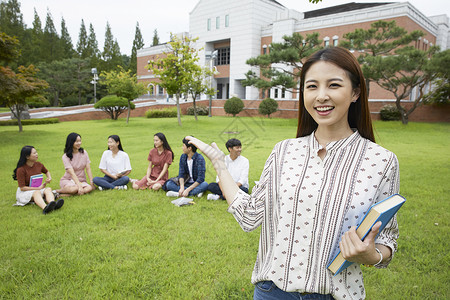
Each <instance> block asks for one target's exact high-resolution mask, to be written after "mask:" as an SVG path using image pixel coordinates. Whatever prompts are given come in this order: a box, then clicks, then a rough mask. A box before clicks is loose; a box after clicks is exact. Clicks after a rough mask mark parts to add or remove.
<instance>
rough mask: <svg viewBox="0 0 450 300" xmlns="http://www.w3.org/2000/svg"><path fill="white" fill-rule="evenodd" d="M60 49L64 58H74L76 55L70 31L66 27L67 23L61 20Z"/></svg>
mask: <svg viewBox="0 0 450 300" xmlns="http://www.w3.org/2000/svg"><path fill="white" fill-rule="evenodd" d="M60 49H61V51H62V53H61V54H62V55H61V56H62V58H72V57H73V54H74V50H73V44H72V38H71V37H70V35H69V31H68V30H67V27H66V21H65V20H64V18H61V39H60Z"/></svg>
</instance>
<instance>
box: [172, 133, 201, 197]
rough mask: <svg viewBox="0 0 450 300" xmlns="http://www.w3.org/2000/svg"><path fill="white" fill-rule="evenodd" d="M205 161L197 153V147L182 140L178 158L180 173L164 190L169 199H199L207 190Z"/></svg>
mask: <svg viewBox="0 0 450 300" xmlns="http://www.w3.org/2000/svg"><path fill="white" fill-rule="evenodd" d="M205 171H206V168H205V159H204V158H203V156H201V155H200V154H199V153H197V147H195V146H194V145H192V144H189V141H188V140H186V139H185V138H184V139H183V154H182V155H181V157H180V171H179V173H178V178H177V180H176V181H178V182H175V181H173V180H168V181H167V182H166V188H167V190H168V192H167V196H169V197H187V196H195V195H197V196H198V197H201V196H202V195H203V192H204V191H206V189H207V188H208V183H207V182H206V181H205Z"/></svg>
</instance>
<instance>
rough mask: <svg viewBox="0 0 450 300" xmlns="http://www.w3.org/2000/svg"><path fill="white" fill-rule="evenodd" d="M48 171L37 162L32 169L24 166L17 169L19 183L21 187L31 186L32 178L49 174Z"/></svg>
mask: <svg viewBox="0 0 450 300" xmlns="http://www.w3.org/2000/svg"><path fill="white" fill-rule="evenodd" d="M47 172H48V170H47V169H46V168H45V167H44V165H43V164H41V163H40V162H35V163H34V165H33V166H32V167H30V166H29V165H27V164H24V165H23V166H21V167H20V168H18V169H17V183H18V184H19V187H24V186H29V185H30V177H31V176H33V175H38V174H41V173H44V174H47Z"/></svg>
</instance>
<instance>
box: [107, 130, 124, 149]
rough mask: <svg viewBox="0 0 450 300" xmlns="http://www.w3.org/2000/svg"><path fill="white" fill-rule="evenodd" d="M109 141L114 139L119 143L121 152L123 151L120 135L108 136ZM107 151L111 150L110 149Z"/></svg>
mask: <svg viewBox="0 0 450 300" xmlns="http://www.w3.org/2000/svg"><path fill="white" fill-rule="evenodd" d="M109 139H113V140H114V141H116V143H119V147H118V148H119V150H121V151H123V147H122V142H121V141H120V137H119V136H118V135H116V134H113V135H110V136H108V140H109ZM107 150H109V147H108V149H107Z"/></svg>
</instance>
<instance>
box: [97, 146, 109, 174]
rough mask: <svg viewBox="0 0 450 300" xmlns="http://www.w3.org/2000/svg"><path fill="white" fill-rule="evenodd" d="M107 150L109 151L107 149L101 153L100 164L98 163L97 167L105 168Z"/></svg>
mask: <svg viewBox="0 0 450 300" xmlns="http://www.w3.org/2000/svg"><path fill="white" fill-rule="evenodd" d="M107 151H109V150H106V151H104V152H103V154H102V158H101V159H100V164H99V165H98V168H99V169H102V170H106V155H107V153H108V152H107Z"/></svg>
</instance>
